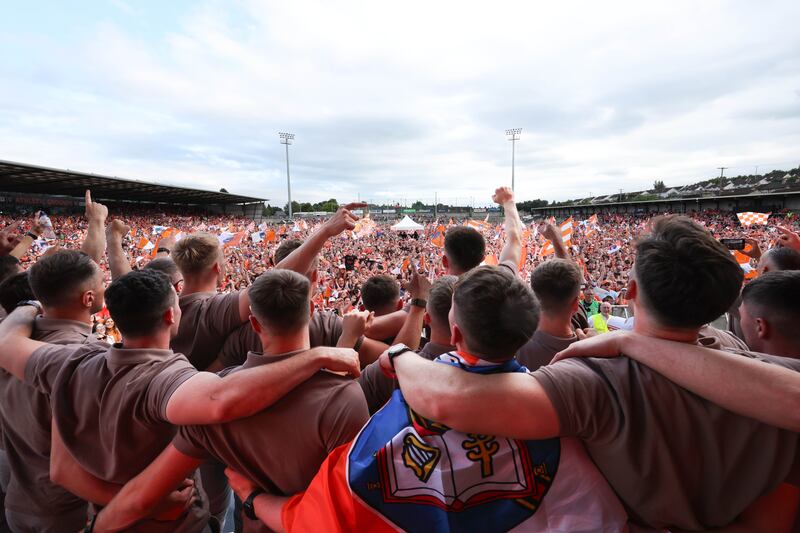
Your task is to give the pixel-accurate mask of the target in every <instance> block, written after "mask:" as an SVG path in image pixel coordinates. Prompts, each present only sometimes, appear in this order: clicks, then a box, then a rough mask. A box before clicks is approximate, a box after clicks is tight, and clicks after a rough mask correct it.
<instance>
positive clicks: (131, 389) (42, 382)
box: [25, 343, 208, 531]
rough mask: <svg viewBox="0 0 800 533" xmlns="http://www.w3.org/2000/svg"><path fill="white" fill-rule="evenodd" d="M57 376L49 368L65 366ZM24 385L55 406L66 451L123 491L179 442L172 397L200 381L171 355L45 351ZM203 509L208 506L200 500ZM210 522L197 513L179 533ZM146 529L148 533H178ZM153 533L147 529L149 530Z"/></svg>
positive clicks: (102, 350)
mask: <svg viewBox="0 0 800 533" xmlns="http://www.w3.org/2000/svg"><path fill="white" fill-rule="evenodd" d="M64 357H66V361H64V363H63V365H61V367H60V369H54V368H53V365H52V364H51V363H50V361H53V360H55V359H56V358H64ZM25 372H26V381H28V382H30V383H32V384H33V385H34V386H36V387H37V388H39V389H40V390H43V391H45V392H47V390H48V388H49V391H50V395H51V398H52V409H53V418H54V420H55V423H56V426H57V427H58V430H59V433H60V434H61V437H62V440H63V442H64V446H65V447H66V448H67V450H68V451H69V453H70V455H71V456H72V457H73V458H74V459H75V460H76V461H77V462H78V463H79V464H80V466H81V467H82V468H83V469H84V470H86V471H87V472H89V473H91V474H92V475H94V476H96V477H98V478H100V479H102V480H104V481H108V482H111V483H116V484H124V483H125V482H127V481H128V480H130V479H131V478H133V477H134V476H136V475H137V474H138V473H139V472H141V471H142V470H143V469H144V468H145V467H147V466H148V465H149V464H150V463H151V462H152V461H153V460H154V459H155V458H156V457H157V456H158V454H159V453H160V452H161V450H163V449H164V447H166V446H167V445H168V444H169V443H170V441H171V440H172V438H173V437H174V435H175V432H176V428H175V427H174V426H173V425H172V424H170V423H169V422H168V420H167V417H166V407H167V402H168V400H169V398H170V396H171V395H172V393H173V392H174V391H175V390H176V389H177V388H178V387H179V386H180V385H181V384H182V383H183V382H184V381H186V380H187V379H189V378H191V377H192V376H193V375H195V374H196V373H197V371H196V370H195V368H194V367H193V366H192V365H191V364H190V363H189V361H187V360H186V358H185V357H183V356H182V355H180V354H176V353H174V352H172V350H156V349H122V348H118V347H115V346H112V347H110V348H109V347H107V345H106V347H102V346H101V344H100V343H96V344H93V345H89V346H87V347H83V348H81V347H79V348H78V349H77V350H76V349H75V347H74V346H73V347H69V346H67V347H60V346H53V345H48V346H45V347H43V348H40V349H39V350H37V351H36V352H34V354H33V355H32V356H31V359H30V361H29V363H28V366H27V367H26V369H25ZM201 499H202V500H203V501H202V502H201V504H202V505H206V502H205V501H204V500H205V498H201ZM207 520H208V516H207V511H206V509H205V508H203V509H200V508H198V507H193V508H192V509H191V510H190V511H189V513H188V515H186V516H185V517H183V518H182V519H181V521H180V524H179V525H180V526H181V529H179V530H180V531H197V530H199V529H200V528H202V524H203V523H204V522H206V521H207ZM158 526H159V527H158V528H157V527H156V524H155V523H147V525H146V528H145V529H144V530H150V531H160V530H161V529H160V528H165V529H170V528H171V529H175V528H176V523H174V522H170V523H161V524H158ZM147 528H149V529H147Z"/></svg>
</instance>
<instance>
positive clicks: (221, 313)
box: [170, 292, 249, 370]
mask: <svg viewBox="0 0 800 533" xmlns="http://www.w3.org/2000/svg"><path fill="white" fill-rule="evenodd" d="M178 303H179V305H180V307H181V323H180V326H179V327H178V334H177V335H176V336H175V337H174V338H173V339H172V341H171V342H170V346H171V347H172V349H173V350H174V351H175V352H177V353H182V354H185V355H186V358H187V359H189V362H191V363H192V364H193V365H194V366H195V367H196V368H197V369H198V370H205V369H206V368H208V366H209V365H210V364H211V363H213V362H214V360H215V359H216V358H217V355H218V354H219V351H220V349H221V348H222V345H223V344H224V343H225V339H227V338H228V335H230V334H231V333H232V332H233V331H235V330H236V329H237V328H238V327H240V326H241V325H242V320H241V317H240V316H239V292H232V293H229V294H217V293H214V292H196V293H193V294H186V295H183V296H180V297H179V299H178ZM248 327H249V326H248ZM245 353H246V352H245Z"/></svg>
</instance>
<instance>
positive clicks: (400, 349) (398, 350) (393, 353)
mask: <svg viewBox="0 0 800 533" xmlns="http://www.w3.org/2000/svg"><path fill="white" fill-rule="evenodd" d="M413 351H414V350H412V349H411V348H409V347H408V346H406V345H405V344H403V343H402V342H401V343H398V344H395V345H393V346H391V347H389V350H387V353H388V354H389V364H390V365H391V366H392V370H394V358H395V357H397V356H398V355H402V354H404V353H406V352H413Z"/></svg>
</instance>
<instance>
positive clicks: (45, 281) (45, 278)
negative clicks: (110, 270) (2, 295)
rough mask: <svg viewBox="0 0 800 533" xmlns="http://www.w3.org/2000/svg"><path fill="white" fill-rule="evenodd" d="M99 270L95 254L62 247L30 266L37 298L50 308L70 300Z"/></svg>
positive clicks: (30, 276) (29, 276) (31, 278)
mask: <svg viewBox="0 0 800 533" xmlns="http://www.w3.org/2000/svg"><path fill="white" fill-rule="evenodd" d="M98 272H99V269H98V266H97V264H96V263H95V262H94V261H93V260H92V258H91V257H89V256H88V255H86V254H85V253H83V252H81V251H78V250H59V251H57V252H55V253H53V254H50V255H48V256H45V257H42V258H41V259H39V260H38V261H37V262H36V263H34V264H33V266H32V267H31V268H29V269H28V281H29V282H30V284H31V289H32V290H33V294H35V295H36V299H37V300H39V301H40V302H42V305H44V306H46V307H58V306H60V305H65V304H67V303H69V301H70V299H72V298H74V297H75V296H76V295H77V294H78V293H80V292H82V291H83V290H84V288H85V287H86V284H87V283H89V282H90V281H92V280H93V279H94V278H95V276H97V274H98Z"/></svg>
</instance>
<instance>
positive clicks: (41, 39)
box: [0, 0, 800, 205]
mask: <svg viewBox="0 0 800 533" xmlns="http://www.w3.org/2000/svg"><path fill="white" fill-rule="evenodd" d="M15 4H16V5H14V6H12V5H8V4H6V5H5V6H3V7H2V11H0V12H1V13H2V18H3V31H2V32H0V50H2V54H0V159H7V160H13V161H21V162H27V163H34V164H41V165H46V166H54V167H59V168H70V169H76V170H83V171H89V172H96V173H102V174H110V175H116V176H120V177H130V178H138V179H144V180H150V181H158V182H161V183H172V184H180V185H189V186H197V187H201V188H207V189H219V188H220V187H225V188H227V189H228V190H229V191H231V192H237V193H242V194H252V195H258V196H261V197H265V198H270V199H273V204H276V203H277V204H281V205H282V204H283V203H284V202H285V201H286V174H285V172H286V167H285V161H284V151H283V148H284V147H283V146H282V145H281V144H279V141H278V135H277V133H278V131H291V132H294V133H295V134H296V136H297V137H296V140H295V144H294V145H293V146H292V147H291V149H290V150H291V151H290V158H291V164H292V169H291V170H292V186H293V198H294V199H296V200H299V201H318V200H322V199H327V198H330V197H334V198H337V199H338V200H340V201H348V200H351V199H355V198H357V197H358V196H359V195H360V197H361V198H362V199H370V200H372V201H397V200H399V201H403V200H404V199H406V201H407V202H408V203H411V202H412V201H413V200H415V199H422V200H423V201H431V200H432V199H433V197H434V194H435V193H438V195H439V198H440V199H444V200H445V201H451V202H452V201H456V199H458V201H459V202H460V203H465V202H467V203H468V202H472V201H474V203H475V205H483V204H485V203H486V202H487V201H488V198H489V197H490V195H491V192H492V190H493V189H494V186H496V185H498V184H510V180H511V178H510V174H511V171H510V159H511V146H510V143H509V142H508V141H506V139H505V135H504V133H503V131H504V129H506V128H513V127H519V128H523V133H522V138H521V140H520V141H518V143H517V158H516V179H517V181H516V185H517V192H518V197H519V198H520V199H532V198H546V199H549V200H557V199H566V198H574V197H581V196H586V195H588V194H589V193H590V192H591V193H593V194H595V195H599V194H608V193H612V192H617V191H618V190H619V189H620V188H621V189H624V190H638V189H643V188H648V187H650V186H651V185H652V183H653V180H654V179H656V178H658V179H663V180H664V181H665V182H666V183H667V185H679V184H684V183H690V182H692V181H696V180H699V179H706V178H709V177H712V176H713V175H715V173H716V172H717V171H716V170H715V167H718V166H727V167H732V168H731V169H730V170H729V171H727V172H728V173H729V174H739V173H751V172H753V171H754V170H755V167H756V165H759V171H763V170H769V169H774V168H790V167H795V166H797V165H798V164H800V149H799V148H800V32H798V31H797V21H798V20H800V2H798V1H797V0H787V1H769V0H766V1H761V2H751V1H746V0H742V1H731V2H727V1H706V2H697V1H688V2H684V1H671V2H659V3H655V2H641V1H636V2H628V3H618V2H546V3H545V2H514V1H507V2H475V3H470V2H464V1H463V0H462V1H458V2H445V1H437V2H430V1H425V2H415V1H406V2H376V1H363V2H318V3H317V2H307V1H304V0H291V1H282V2H268V1H266V0H259V1H256V0H252V1H248V0H240V1H222V0H220V1H206V0H196V1H177V0H171V1H169V2H163V1H155V0H152V1H141V2H139V1H135V0H110V1H100V0H98V1H95V2H89V1H83V2H78V1H76V2H62V1H51V2H37V1H33V0H31V1H28V2H17V3H15Z"/></svg>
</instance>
